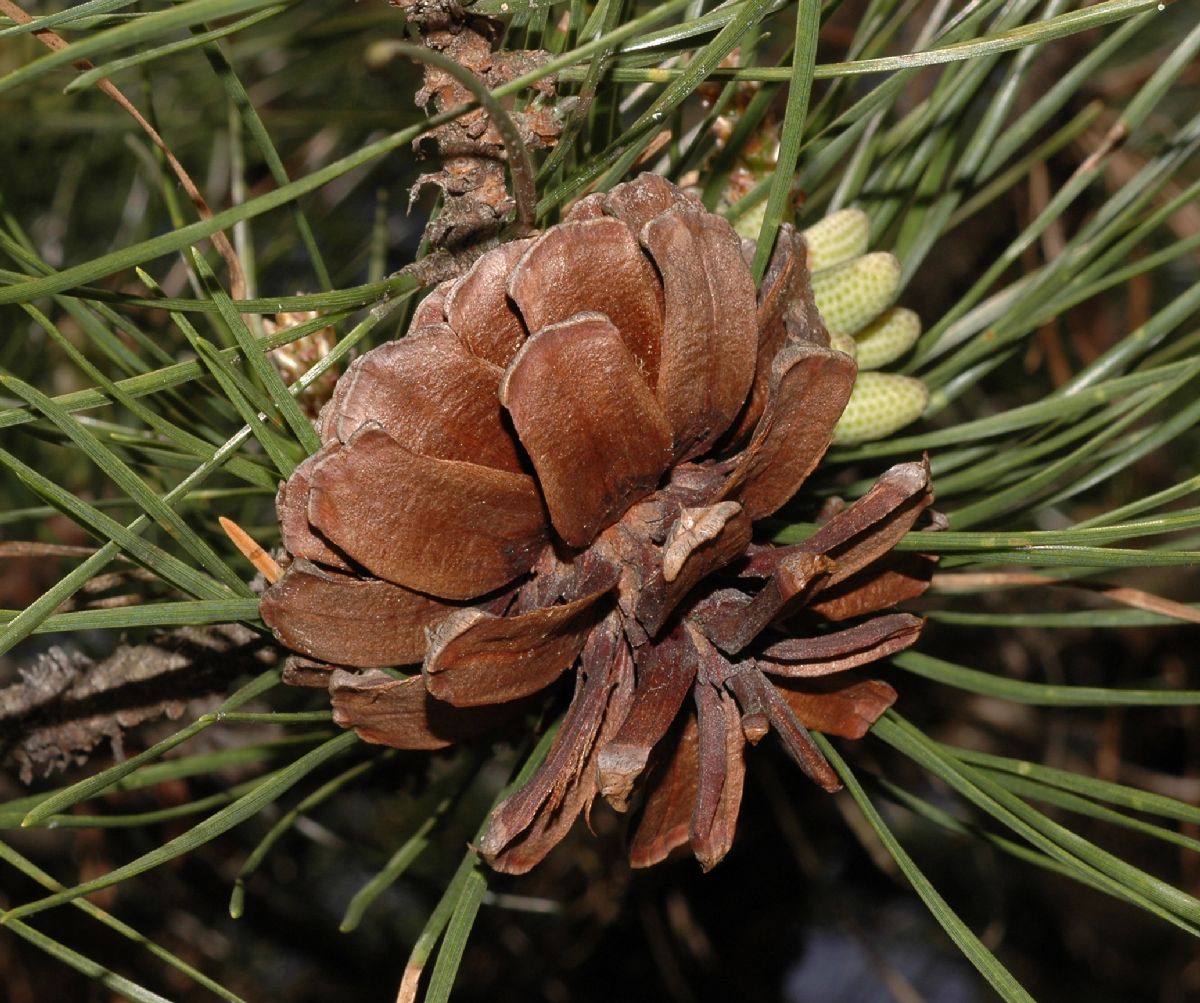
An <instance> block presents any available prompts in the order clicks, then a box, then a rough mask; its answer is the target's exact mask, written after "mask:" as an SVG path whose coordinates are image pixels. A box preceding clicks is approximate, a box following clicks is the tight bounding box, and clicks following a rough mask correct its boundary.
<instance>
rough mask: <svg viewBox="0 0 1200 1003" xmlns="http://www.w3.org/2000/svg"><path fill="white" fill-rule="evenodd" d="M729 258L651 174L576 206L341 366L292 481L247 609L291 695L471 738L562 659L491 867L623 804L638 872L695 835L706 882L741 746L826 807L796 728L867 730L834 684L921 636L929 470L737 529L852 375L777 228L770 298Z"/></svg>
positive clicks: (735, 784) (723, 234) (723, 242)
mask: <svg viewBox="0 0 1200 1003" xmlns="http://www.w3.org/2000/svg"><path fill="white" fill-rule="evenodd" d="M743 254H744V252H743V247H742V244H741V242H740V240H739V239H738V237H737V236H736V234H735V233H734V232H733V230H732V229H731V227H730V226H729V224H728V223H726V222H725V221H724V220H723V219H722V218H720V217H718V216H715V215H713V214H711V213H709V212H707V211H705V210H704V209H703V207H702V206H700V205H699V204H698V203H697V202H696V201H695V200H693V199H692V198H690V197H689V196H688V195H686V194H684V193H683V192H681V191H680V190H679V189H677V188H675V187H674V186H673V185H671V184H670V183H668V182H667V181H665V180H663V179H662V178H659V177H656V176H653V175H643V176H642V177H639V178H638V179H636V180H635V181H633V182H630V183H629V184H626V185H621V186H619V187H618V188H615V189H614V190H613V191H612V192H610V193H608V194H607V195H592V196H589V197H588V198H585V199H584V200H582V201H581V202H579V203H578V204H577V205H576V206H575V207H574V209H573V210H572V211H571V212H570V214H569V215H568V217H567V219H566V221H564V222H563V223H561V224H559V225H558V226H554V227H551V228H550V229H549V230H547V231H546V232H544V233H542V234H541V235H540V236H538V237H535V238H532V239H527V240H519V241H514V242H512V243H508V244H504V245H502V246H500V247H498V248H496V249H495V250H493V251H491V252H489V253H487V254H485V255H484V256H483V257H481V258H480V259H479V260H478V261H477V262H476V263H475V265H474V267H472V268H471V270H470V271H469V272H467V273H466V274H465V275H464V276H462V277H461V278H460V279H457V280H454V281H451V282H449V283H445V284H443V285H442V286H439V287H438V288H437V289H436V290H435V291H434V292H433V293H432V294H430V295H429V296H428V297H427V298H426V299H425V301H424V302H422V304H421V306H420V307H419V309H418V311H417V315H416V316H415V318H414V319H413V323H412V326H411V328H410V331H409V334H408V336H407V337H406V338H404V339H403V340H401V341H396V342H393V343H390V344H387V345H384V346H382V347H380V348H377V349H375V350H374V351H372V352H368V353H367V354H366V355H364V356H363V357H362V358H360V359H359V360H358V361H357V362H355V363H354V364H353V365H352V366H351V367H350V369H349V370H348V371H347V373H346V374H345V376H343V377H342V379H341V381H340V382H339V383H338V386H337V388H336V391H335V393H334V396H333V398H332V399H331V400H330V402H329V404H328V405H327V406H326V407H325V409H324V410H323V411H322V413H321V417H320V421H319V431H320V434H321V438H322V440H323V442H324V443H325V445H324V446H323V448H322V449H321V450H320V451H319V452H317V453H316V454H315V455H313V456H311V457H310V458H309V459H307V460H306V461H305V462H304V463H302V464H301V465H300V466H299V467H297V469H296V471H295V473H293V475H292V476H291V478H289V479H288V481H287V483H286V484H284V485H283V486H282V487H281V489H280V492H279V497H278V510H279V518H280V522H281V523H282V528H283V539H284V544H285V547H286V549H287V551H288V553H289V554H290V555H291V558H292V559H291V562H290V564H288V566H287V569H286V571H285V573H284V575H283V577H282V578H281V579H280V580H279V582H278V583H276V584H275V585H273V586H272V587H271V588H270V589H269V590H268V591H267V592H266V594H265V595H264V597H263V600H262V615H263V619H264V620H265V621H266V622H267V623H268V624H269V625H270V626H271V627H272V628H273V629H274V630H275V633H276V635H277V636H278V638H279V640H280V641H281V642H282V643H283V644H284V645H286V646H287V647H289V648H291V649H293V650H294V651H297V652H301V653H303V655H304V656H307V658H306V659H295V660H293V663H292V665H291V668H290V670H289V673H288V679H289V681H292V682H296V683H300V684H308V685H328V688H329V691H330V694H331V696H332V701H333V707H334V714H335V720H336V721H338V723H340V724H341V725H343V726H345V727H352V728H354V729H355V730H356V731H357V732H358V734H359V735H360V736H361V737H362V738H364V739H365V740H367V741H371V742H380V743H384V744H387V745H392V746H397V747H400V748H409V749H434V748H441V747H444V746H447V745H449V744H452V743H455V742H459V741H462V740H465V739H469V738H472V737H474V736H475V735H477V734H479V733H480V732H482V731H484V730H485V729H487V728H489V727H493V726H495V725H497V724H499V723H501V722H503V721H505V720H506V719H511V718H513V717H514V716H515V715H518V714H520V713H521V712H522V711H524V710H526V709H527V707H528V698H530V697H532V696H533V695H535V694H537V693H538V692H539V691H541V690H543V689H545V688H546V687H547V686H549V685H550V684H551V683H553V682H554V681H555V680H556V679H558V678H559V677H560V676H561V675H562V673H564V672H565V671H567V670H568V669H571V668H575V669H576V685H575V694H574V698H573V700H572V702H571V705H570V708H569V709H568V710H567V712H566V716H565V718H564V719H563V721H562V724H561V727H560V729H559V731H558V733H557V735H556V737H555V740H554V743H553V746H552V747H551V749H550V751H549V753H548V755H547V757H546V759H545V760H544V762H543V763H542V765H541V766H540V768H539V769H538V770H537V772H536V773H535V774H534V776H533V777H532V779H531V780H530V781H529V782H528V783H527V784H526V785H525V786H524V787H523V788H522V789H520V790H518V791H517V792H516V793H514V794H513V795H512V796H511V797H509V798H508V799H507V800H506V801H505V802H504V803H502V804H501V805H500V806H499V807H498V808H497V809H496V811H495V813H494V814H493V816H492V820H491V825H490V828H489V829H488V831H487V834H486V836H485V837H484V839H483V840H482V844H481V846H480V850H481V852H482V853H483V854H484V855H485V857H486V858H487V859H488V860H489V861H490V863H491V864H492V866H493V867H495V868H497V869H499V870H502V871H508V872H522V871H525V870H528V869H529V868H530V867H532V866H533V865H534V864H536V863H537V862H538V861H539V860H541V859H542V858H543V857H544V856H545V854H546V853H547V852H548V851H549V850H550V849H551V848H552V847H553V846H554V845H555V844H556V843H557V842H558V841H559V840H560V839H561V838H562V837H563V836H564V835H565V834H566V832H567V830H568V829H569V828H570V827H571V825H572V823H573V822H574V820H575V818H576V817H577V816H578V815H579V814H580V812H581V811H587V810H588V809H589V808H590V806H591V804H592V802H593V800H594V799H595V798H596V796H597V795H602V796H603V797H604V798H606V799H607V800H608V801H609V803H610V804H612V805H613V806H614V807H615V808H617V809H618V810H621V811H624V810H626V809H627V808H628V807H630V806H631V805H632V804H633V803H634V801H635V797H634V796H635V795H638V798H637V800H640V802H641V805H642V807H641V812H640V816H639V819H638V821H637V824H636V827H635V829H634V831H633V835H632V837H631V844H630V849H631V859H632V862H633V863H634V864H635V865H637V866H645V865H649V864H652V863H655V862H656V861H659V860H662V859H663V858H664V857H666V856H667V854H668V853H669V852H670V851H671V850H673V849H674V848H676V847H678V846H681V845H683V844H684V843H687V842H690V843H691V847H692V850H693V852H694V853H695V855H696V857H697V858H698V859H699V860H700V862H701V864H702V865H703V866H704V867H705V868H708V867H711V866H712V865H713V864H715V863H717V862H718V861H719V860H720V859H721V858H722V857H723V856H724V855H725V854H726V853H727V852H728V850H729V847H730V845H731V842H732V839H733V833H734V826H735V823H736V819H737V814H738V808H739V805H740V801H741V793H742V780H743V775H744V752H745V745H746V743H747V741H749V742H750V743H754V742H757V741H758V740H759V739H761V738H762V737H763V736H764V735H765V734H766V732H767V731H768V730H771V729H774V730H775V732H776V734H777V735H778V736H779V738H780V739H781V740H782V742H783V744H784V746H785V748H786V749H787V751H788V752H789V753H790V754H791V755H792V757H793V758H794V759H795V760H796V762H797V763H798V764H799V765H800V767H801V769H802V770H803V771H804V772H805V773H807V774H808V775H809V776H810V777H812V778H813V779H814V780H815V781H816V782H817V783H818V784H820V785H821V786H822V787H824V788H825V789H826V790H835V789H836V788H837V787H838V780H837V777H836V775H835V774H834V772H833V770H832V769H831V768H830V766H829V764H828V763H827V762H826V761H825V759H824V758H823V757H822V756H821V754H820V752H819V750H818V749H817V747H816V745H815V744H814V743H813V741H812V739H811V737H810V735H809V733H808V731H807V730H806V729H809V728H811V729H815V730H818V731H822V732H827V733H830V734H834V735H841V736H845V737H852V738H856V737H859V736H861V735H862V734H863V733H864V732H865V731H866V729H867V728H868V727H869V726H870V725H871V724H872V723H873V722H874V721H875V720H876V719H877V718H878V716H879V715H880V714H881V713H882V712H883V711H884V710H885V709H886V708H887V707H888V706H890V705H891V703H892V702H893V700H894V699H895V696H896V694H895V692H894V691H893V690H892V688H891V687H890V686H888V685H887V684H885V683H883V682H879V681H876V680H862V679H850V678H848V677H846V676H844V675H841V673H842V672H843V670H847V669H851V668H853V667H855V666H860V665H863V664H864V663H867V662H870V661H873V660H875V659H877V658H880V657H882V656H884V655H886V654H889V653H891V652H895V651H898V650H900V649H902V648H905V647H907V646H908V645H910V644H912V643H913V641H914V640H915V639H916V637H917V635H918V633H919V631H920V628H921V621H920V620H919V619H918V618H917V617H915V616H911V615H909V614H904V613H894V612H892V613H880V612H879V611H881V610H886V609H887V608H888V607H891V606H892V605H894V604H895V603H897V602H899V601H901V600H903V599H907V598H911V597H913V596H916V595H919V594H920V593H921V592H922V591H924V589H925V587H926V583H927V581H928V576H929V572H930V570H931V567H932V562H931V561H930V560H929V559H927V558H923V557H920V556H919V555H912V554H906V555H897V554H893V553H891V548H892V546H893V545H894V544H895V542H896V541H897V540H899V539H900V537H902V536H903V535H904V534H905V533H906V532H907V531H908V530H909V528H910V527H912V526H913V524H914V522H915V521H916V520H917V518H918V516H919V515H920V513H921V512H922V510H924V509H925V508H926V507H927V506H928V505H929V504H930V502H931V500H932V493H931V490H930V484H929V473H928V469H927V467H926V465H925V464H924V463H908V464H902V465H899V466H896V467H893V468H892V469H891V470H889V471H888V472H887V473H885V474H884V475H883V477H882V478H880V480H879V482H878V483H877V484H876V485H875V486H874V487H873V488H872V489H871V490H870V491H869V492H868V493H867V495H866V496H864V497H863V498H862V499H860V500H859V501H858V502H856V503H854V504H852V505H850V506H849V507H846V508H843V509H842V510H840V511H837V512H835V514H833V515H832V516H830V517H829V518H827V519H826V521H825V522H824V523H823V525H821V527H820V528H819V529H818V530H817V531H816V532H815V533H814V534H813V535H812V536H811V537H810V538H809V539H807V540H805V541H804V542H803V543H800V544H798V545H796V546H787V547H783V546H773V545H771V544H770V543H765V542H755V541H754V539H753V523H754V521H755V520H757V519H761V518H763V517H764V516H768V515H770V514H771V513H773V512H775V511H776V510H777V509H778V508H779V507H780V506H782V505H783V504H784V503H785V502H787V501H788V500H789V499H790V498H791V497H792V495H793V494H795V492H796V490H797V489H798V488H799V487H800V485H801V484H802V483H803V481H804V480H805V478H806V477H807V476H808V475H809V473H810V472H811V471H812V470H813V468H814V467H815V466H816V465H817V463H818V461H819V460H820V458H821V456H822V455H823V454H824V452H825V450H826V448H827V447H828V445H829V442H830V438H831V435H832V432H833V428H834V425H835V424H836V422H837V420H838V416H839V415H840V414H841V413H842V409H843V408H844V407H845V404H846V401H847V398H848V397H849V394H850V391H851V388H852V386H853V385H854V375H855V366H854V362H853V361H852V360H851V359H850V358H849V356H847V355H844V354H842V353H840V352H837V351H834V350H832V349H830V348H829V347H828V345H829V338H828V335H827V333H826V331H825V328H824V325H823V324H822V322H821V319H820V315H819V314H818V313H817V310H816V308H815V306H814V305H813V300H812V294H811V287H810V285H809V281H808V272H807V268H806V264H805V249H804V243H803V240H802V239H801V238H800V237H799V236H798V235H796V234H795V233H794V232H793V231H791V230H790V228H785V230H784V232H783V233H782V234H781V236H780V240H779V242H778V248H777V251H776V253H775V256H774V259H773V260H772V262H771V266H770V268H769V271H768V274H767V277H766V280H765V281H764V283H763V289H762V292H761V293H760V294H758V295H757V296H756V293H755V288H754V284H753V281H752V279H751V276H750V271H749V268H748V267H747V265H746V262H745V260H744V257H743ZM784 617H786V618H788V632H787V634H784V633H781V632H777V631H776V630H774V629H773V628H772V625H773V624H775V623H776V622H778V621H779V620H780V619H781V618H784ZM847 620H852V621H853V623H852V625H850V626H836V627H835V626H831V625H833V624H839V623H840V622H842V621H847ZM797 634H800V635H802V636H796V635H797ZM416 662H421V674H420V675H413V676H410V677H409V678H396V677H395V676H393V675H389V674H387V673H384V672H381V671H379V670H377V669H371V670H369V671H361V672H360V671H347V670H346V669H344V668H336V669H335V668H334V667H335V666H351V667H359V668H367V667H371V666H381V665H386V666H392V665H406V664H413V663H416Z"/></svg>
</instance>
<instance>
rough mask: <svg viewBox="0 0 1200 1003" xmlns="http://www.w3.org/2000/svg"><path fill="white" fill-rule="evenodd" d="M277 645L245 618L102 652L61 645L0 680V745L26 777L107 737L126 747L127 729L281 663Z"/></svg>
mask: <svg viewBox="0 0 1200 1003" xmlns="http://www.w3.org/2000/svg"><path fill="white" fill-rule="evenodd" d="M277 657H278V652H277V650H276V649H275V648H274V646H273V645H271V644H270V642H269V641H267V640H266V639H265V638H263V637H262V636H261V635H259V634H258V633H256V632H254V631H252V630H250V629H249V628H248V627H243V626H240V625H238V624H224V625H221V626H219V627H204V628H197V627H185V628H181V629H179V630H175V631H171V632H169V633H164V634H160V635H157V636H155V637H152V638H150V639H149V640H148V641H145V642H143V643H141V644H122V645H120V646H119V647H118V648H117V650H116V651H115V652H113V653H112V654H111V655H109V656H108V657H107V658H105V659H102V660H100V661H93V660H92V659H90V658H88V657H86V656H84V655H82V654H80V653H79V652H77V651H67V650H64V649H63V648H59V647H54V648H51V649H50V650H49V651H47V652H46V653H45V654H43V655H40V656H39V657H38V658H37V659H36V660H35V661H34V662H33V664H32V665H30V666H29V667H28V668H24V669H22V670H21V672H20V680H19V681H18V682H16V683H14V684H12V685H11V686H7V687H5V688H3V689H0V754H2V756H3V758H4V759H5V760H9V761H12V762H14V763H15V764H16V765H17V767H18V769H19V772H20V777H21V780H22V781H23V782H25V783H30V782H31V781H32V780H33V777H34V773H35V771H36V770H39V769H40V770H42V771H44V773H45V774H46V775H49V774H50V773H52V772H54V771H55V770H61V769H65V768H67V767H68V766H71V765H73V764H74V765H77V764H80V763H83V762H85V761H86V760H87V758H88V756H89V755H90V754H91V752H92V751H93V750H94V749H95V748H96V746H98V745H99V744H100V743H101V742H103V741H104V740H105V739H107V740H108V741H109V742H110V743H111V744H112V746H113V751H114V754H115V755H117V756H118V757H119V756H120V755H121V751H122V743H123V737H124V734H125V732H126V731H127V730H128V729H129V728H132V727H134V726H135V725H139V724H142V723H143V722H145V721H151V720H154V719H156V718H159V717H164V716H165V717H167V718H170V719H172V720H174V719H175V718H178V717H179V716H180V715H181V714H182V713H183V712H184V708H185V707H186V704H187V702H188V701H189V700H193V699H196V698H197V697H203V696H208V695H210V694H214V693H223V692H226V691H227V690H228V688H229V683H230V681H231V680H232V679H234V678H235V677H237V676H239V675H243V674H246V673H258V672H261V671H263V669H265V668H269V667H270V666H271V665H273V664H275V662H276V660H277Z"/></svg>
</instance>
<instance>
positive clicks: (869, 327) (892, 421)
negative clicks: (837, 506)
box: [804, 209, 929, 446]
mask: <svg viewBox="0 0 1200 1003" xmlns="http://www.w3.org/2000/svg"><path fill="white" fill-rule="evenodd" d="M869 230H870V221H869V220H868V219H867V215H866V213H864V212H862V211H861V210H858V209H842V210H839V211H838V212H835V213H831V214H830V215H828V216H826V217H825V218H824V219H822V220H820V221H819V222H817V223H815V224H814V225H813V226H810V227H809V228H808V229H807V230H805V231H804V239H805V243H806V244H807V245H808V265H809V269H810V270H811V272H812V286H813V298H814V299H815V300H816V304H817V309H818V310H820V312H821V317H822V318H823V319H824V321H825V326H826V327H827V328H828V329H829V339H830V345H831V347H833V348H834V349H836V350H837V351H839V352H845V353H846V354H847V355H849V356H850V357H851V358H854V359H855V360H857V362H858V378H857V380H856V381H855V384H854V392H853V393H852V394H851V395H850V401H849V403H848V404H847V405H846V410H845V412H844V413H843V414H842V418H841V421H839V422H838V425H837V428H836V429H835V431H834V434H833V441H834V443H835V444H837V445H842V446H851V445H857V444H859V443H862V442H871V441H872V440H875V439H882V438H884V437H886V436H889V435H891V434H892V433H893V432H895V431H897V430H899V429H901V428H903V427H904V426H905V425H908V424H909V423H910V422H913V421H916V419H917V418H919V417H920V416H921V412H922V411H924V410H925V406H926V404H928V403H929V391H928V390H927V389H926V387H925V384H924V383H922V382H921V381H920V380H919V379H916V378H915V377H912V376H900V375H899V374H896V373H881V372H876V371H875V370H877V369H879V368H880V367H881V366H886V365H888V364H889V363H891V362H895V361H896V360H897V359H898V358H900V357H901V356H902V355H904V354H905V353H906V352H907V351H908V350H909V349H910V348H912V346H913V345H914V344H915V343H916V340H917V338H918V337H919V336H920V334H921V318H920V317H918V316H917V315H916V313H914V312H913V311H912V310H907V309H905V308H903V307H894V306H892V305H891V304H892V301H893V300H894V299H895V297H896V293H897V291H898V290H899V288H900V262H899V261H897V260H896V257H895V256H894V255H892V254H887V253H880V252H875V253H873V254H868V253H866V251H867V239H868V235H869Z"/></svg>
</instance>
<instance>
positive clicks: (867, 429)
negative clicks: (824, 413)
mask: <svg viewBox="0 0 1200 1003" xmlns="http://www.w3.org/2000/svg"><path fill="white" fill-rule="evenodd" d="M928 403H929V391H928V390H927V389H926V387H925V384H924V383H922V382H921V381H920V380H918V379H917V378H916V377H915V376H901V375H900V374H899V373H875V372H863V371H861V370H860V371H859V374H858V378H857V379H856V380H855V381H854V390H853V392H852V393H851V394H850V400H849V402H848V403H847V404H846V410H845V411H843V412H842V417H841V420H839V421H838V423H837V428H836V429H835V430H834V433H833V441H834V442H835V443H836V444H837V445H839V446H857V445H858V444H859V443H863V442H871V441H873V440H875V439H882V438H883V437H884V436H887V435H891V434H892V433H893V432H895V431H897V430H898V429H901V428H903V427H904V426H905V425H907V424H909V422H913V421H916V420H917V418H919V417H920V416H921V412H922V411H924V410H925V405H926V404H928Z"/></svg>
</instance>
